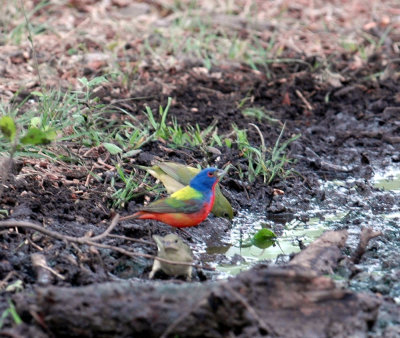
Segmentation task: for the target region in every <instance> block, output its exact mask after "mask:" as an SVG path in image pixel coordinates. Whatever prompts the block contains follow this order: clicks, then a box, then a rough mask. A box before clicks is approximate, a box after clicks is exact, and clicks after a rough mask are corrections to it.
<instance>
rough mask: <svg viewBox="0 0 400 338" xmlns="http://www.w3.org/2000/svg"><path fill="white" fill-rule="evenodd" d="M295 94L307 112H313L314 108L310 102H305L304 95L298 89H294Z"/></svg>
mask: <svg viewBox="0 0 400 338" xmlns="http://www.w3.org/2000/svg"><path fill="white" fill-rule="evenodd" d="M296 94H297V96H298V97H299V98H300V100H301V101H303V103H304V104H305V105H306V107H307V109H308V110H309V111H313V110H314V108H313V107H312V105H311V104H310V102H308V101H307V99H306V98H305V97H304V95H303V94H302V93H301V91H299V90H298V89H296Z"/></svg>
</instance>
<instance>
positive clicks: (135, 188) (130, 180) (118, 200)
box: [111, 165, 160, 209]
mask: <svg viewBox="0 0 400 338" xmlns="http://www.w3.org/2000/svg"><path fill="white" fill-rule="evenodd" d="M116 168H117V173H118V176H117V177H116V178H114V177H113V178H112V179H111V187H112V188H113V189H114V190H115V192H114V193H113V194H112V196H111V197H112V201H113V202H112V207H113V208H116V209H119V208H123V207H124V206H125V205H126V203H127V202H129V201H130V200H132V199H133V198H135V197H138V196H140V195H143V194H145V193H146V192H152V191H158V190H160V186H159V185H158V184H157V185H153V186H150V185H147V183H146V181H147V176H148V174H146V176H145V177H144V178H143V179H142V178H139V177H138V176H137V175H136V172H131V173H130V174H129V175H126V174H125V172H124V169H123V168H122V167H121V166H120V165H117V166H116ZM117 179H118V180H120V181H121V182H122V183H123V187H122V188H117V185H118V184H117V182H116V181H117Z"/></svg>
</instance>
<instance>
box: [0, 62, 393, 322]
mask: <svg viewBox="0 0 400 338" xmlns="http://www.w3.org/2000/svg"><path fill="white" fill-rule="evenodd" d="M308 62H312V60H308ZM337 67H338V71H340V63H339V64H338V66H337ZM370 67H371V68H373V67H375V69H373V70H372V69H368V70H365V72H367V71H369V72H371V71H373V72H376V71H377V70H382V68H381V65H380V63H379V62H378V61H375V63H372V62H371V63H370ZM303 68H304V67H302V66H297V65H290V66H285V67H283V66H281V65H280V66H279V69H280V72H281V74H280V75H279V76H277V77H276V78H275V79H273V80H267V79H266V78H265V77H263V76H262V75H261V74H260V73H258V72H257V73H255V72H253V71H251V70H250V69H248V68H247V69H246V67H241V68H239V69H218V68H215V69H212V70H211V71H210V72H208V73H206V74H203V73H202V74H201V76H186V77H184V75H185V74H186V75H187V74H192V75H193V73H195V72H196V66H195V65H194V66H189V65H187V66H185V67H183V68H182V69H181V70H180V71H179V72H176V73H175V74H172V75H171V76H169V77H168V78H169V79H170V80H171V79H172V80H171V81H173V80H176V81H177V82H182V81H181V80H180V79H182V78H186V80H185V81H184V82H182V83H177V84H175V88H174V90H172V91H171V93H169V94H168V95H169V96H171V97H173V98H174V104H173V106H172V107H171V115H173V116H176V117H177V118H178V119H179V121H185V123H188V124H195V123H199V124H200V126H202V127H205V126H207V125H209V124H210V123H211V122H213V121H214V120H216V121H217V126H218V129H219V131H220V132H222V133H224V132H228V131H230V126H229V125H227V123H226V121H227V120H229V121H230V122H232V123H233V122H234V123H236V124H237V125H238V126H240V127H242V128H247V129H248V131H249V135H250V141H251V142H252V143H254V144H259V142H260V141H259V135H258V134H257V133H256V132H255V131H253V130H252V129H251V128H248V123H254V122H256V123H257V125H258V126H259V128H260V130H261V131H262V133H263V135H264V137H265V142H266V144H267V146H268V147H272V146H273V142H274V141H275V140H276V138H277V137H278V134H279V132H280V128H281V126H280V125H270V124H268V123H265V122H258V121H254V119H251V118H245V117H243V116H242V114H241V113H240V111H239V110H238V109H237V105H238V102H239V101H240V100H241V99H242V98H243V96H245V95H248V93H249V92H250V93H251V95H252V98H253V102H254V103H253V104H255V105H257V106H260V107H264V108H266V109H268V110H271V111H273V112H274V117H275V118H277V119H279V120H280V121H285V122H286V132H285V137H288V136H289V135H293V134H301V138H299V139H298V140H297V141H295V142H294V143H292V144H290V145H289V149H290V151H289V156H290V157H291V158H293V159H295V160H296V161H295V164H294V168H295V171H296V173H295V174H292V175H291V176H290V177H289V178H288V179H287V180H280V179H276V180H274V181H273V182H272V184H271V185H270V186H267V185H265V184H263V182H262V180H261V178H260V179H258V180H257V181H256V182H254V183H252V184H249V183H246V182H243V181H240V180H239V178H238V175H237V172H235V170H231V172H230V173H229V175H228V177H226V178H225V179H224V180H223V181H222V183H221V185H222V187H223V191H224V192H226V195H227V197H228V198H229V200H230V201H231V202H232V204H233V206H234V208H235V210H236V211H237V210H240V209H241V208H246V209H249V210H251V211H263V212H266V213H268V214H269V215H276V216H279V215H284V214H286V213H290V214H294V213H299V212H300V211H306V210H307V205H308V203H309V202H310V200H311V199H313V198H315V197H317V198H319V199H321V201H323V199H324V192H323V191H322V190H321V189H320V186H319V181H318V179H320V178H322V179H327V178H329V179H334V178H341V179H343V178H346V177H354V178H355V179H356V180H357V182H359V183H358V185H359V187H358V188H359V189H364V190H365V194H366V196H368V194H371V193H372V191H373V188H372V187H371V186H370V185H369V183H368V179H369V178H371V175H372V172H373V170H372V166H371V165H372V164H373V163H380V165H379V166H385V165H398V163H399V161H400V158H399V153H400V152H399V150H400V125H399V124H398V116H399V113H400V98H399V97H398V95H399V92H398V88H399V87H398V85H397V83H396V82H395V81H394V80H393V79H391V78H389V79H386V80H384V81H380V80H374V81H370V80H358V79H360V78H361V77H360V76H357V77H355V76H351V75H352V74H347V78H348V80H347V81H346V82H345V83H344V84H343V85H342V86H341V87H339V88H333V87H331V86H329V85H328V84H326V83H321V82H320V81H318V80H316V79H315V77H314V76H313V74H312V73H310V72H308V71H307V69H303ZM215 74H219V75H218V81H216V80H215V79H214V75H215ZM282 79H284V81H282ZM361 79H362V78H361ZM146 86H147V88H146V89H143V91H141V92H134V93H133V95H134V96H152V97H153V99H152V100H151V101H145V100H143V102H141V104H138V105H136V106H132V107H131V108H132V110H131V113H132V114H134V115H137V116H141V111H142V109H143V104H145V103H149V104H151V105H153V107H157V106H158V105H160V104H161V105H164V104H165V102H166V100H167V96H166V95H160V92H161V91H160V88H159V87H158V85H156V84H151V83H150V84H149V83H147V85H146ZM204 88H206V89H204ZM296 91H301V93H302V94H303V96H304V97H305V98H307V101H308V102H309V104H310V106H311V107H312V110H308V108H307V107H305V105H304V101H303V100H302V99H301V98H299V96H298V95H296ZM327 95H329V102H326V100H325V99H326V97H327ZM103 99H104V100H105V101H106V102H107V99H106V98H103ZM193 108H196V112H195V113H193V110H194V109H193ZM217 148H218V147H217ZM219 150H220V151H221V155H215V154H211V153H207V154H205V153H202V152H201V151H198V150H193V149H177V150H176V149H171V148H169V147H168V145H166V144H163V143H161V142H151V143H149V144H148V145H146V146H145V147H144V148H143V149H142V152H141V153H139V154H138V155H137V156H135V157H133V158H132V159H130V160H129V163H127V166H126V167H127V168H132V169H133V167H132V165H133V164H140V165H151V164H152V163H154V161H156V160H159V159H168V160H174V161H179V162H183V163H189V164H198V163H200V164H202V165H214V166H217V167H221V166H223V165H224V164H226V163H227V162H230V163H232V164H233V166H234V167H237V166H241V167H243V168H246V167H245V164H244V163H245V161H244V159H243V157H242V156H241V155H240V153H239V151H238V150H237V149H235V148H232V149H229V148H219ZM90 156H92V157H93V158H92V159H91V158H90ZM97 157H100V158H102V159H104V162H105V163H107V164H109V165H110V166H112V165H113V164H114V163H115V162H114V161H115V160H116V159H115V158H113V157H112V156H111V157H110V156H109V155H108V153H107V152H106V151H105V150H104V149H102V148H101V147H100V148H98V149H96V150H95V151H94V152H93V153H92V154H90V155H88V156H87V157H86V160H87V161H89V163H90V162H92V163H95V161H96V160H97ZM30 165H32V163H30V162H29V161H25V162H24V161H23V160H22V161H21V160H20V161H18V163H17V165H16V168H15V172H14V174H13V175H12V176H11V177H10V179H9V181H8V183H7V187H8V189H5V191H4V194H3V196H2V199H1V205H2V209H6V210H8V212H9V213H10V215H11V217H10V218H11V219H15V220H29V221H34V222H37V223H39V224H43V225H44V226H46V227H47V228H48V229H51V230H54V231H58V232H61V233H63V234H66V235H74V236H83V235H84V234H85V233H87V232H88V231H92V232H93V233H94V234H99V233H101V232H102V231H104V230H105V229H106V227H107V226H108V225H109V223H110V217H111V215H112V214H113V212H112V210H111V208H110V205H111V203H110V202H111V201H110V193H109V191H108V189H107V175H105V172H104V170H103V168H100V169H97V170H95V172H96V173H98V174H99V175H101V174H103V176H102V180H100V181H95V180H93V181H92V182H91V184H90V186H89V187H86V186H85V184H84V182H85V180H86V177H87V171H84V170H81V171H80V172H79V171H76V170H75V168H73V167H70V168H61V169H59V171H58V172H57V175H59V177H62V180H61V182H60V181H57V180H55V179H54V177H52V176H51V177H49V176H46V175H42V176H37V175H34V174H29V172H28V173H26V171H24V168H27V167H28V166H30ZM35 165H36V166H39V167H40V162H37V163H36V164H35ZM47 165H48V164H44V165H43V166H44V168H42V169H43V171H45V170H49V168H46V166H47ZM66 182H70V183H69V184H66ZM272 188H276V189H281V190H283V191H284V196H281V195H275V196H274V194H273V189H272ZM77 191H79V192H77ZM349 199H351V197H350V196H349ZM285 200H286V201H289V200H291V201H292V204H289V202H287V203H286V202H284V201H285ZM143 201H144V199H143V196H140V197H138V198H136V199H134V200H133V201H131V202H130V203H129V205H127V207H126V209H122V210H117V212H119V213H120V214H121V215H127V214H129V213H131V212H132V211H133V210H135V208H137V207H138V206H140V205H141V204H142V203H143ZM375 202H376V204H377V206H376V207H377V208H385V207H386V204H387V205H388V206H391V205H392V203H393V201H392V200H391V199H390V196H389V194H388V198H387V200H385V199H381V200H376V201H375ZM114 212H115V211H114ZM210 218H211V219H210ZM210 218H209V219H208V220H206V221H205V222H204V223H202V224H201V226H199V227H197V228H196V229H190V230H189V233H191V234H193V235H194V236H195V237H196V238H202V239H203V240H205V241H206V242H207V244H208V245H215V246H218V245H220V244H221V243H220V241H221V238H222V236H223V235H224V234H225V233H226V232H227V231H229V228H230V225H229V222H228V221H227V220H224V219H214V217H213V216H210ZM170 231H171V229H170V228H169V227H168V226H166V225H162V224H159V223H157V222H152V221H132V222H125V223H123V224H122V226H118V227H117V228H116V229H115V230H114V233H115V234H118V235H123V236H128V237H133V238H138V239H144V240H147V241H151V235H153V234H160V235H165V234H166V233H169V232H170ZM210 234H211V236H210ZM2 238H3V240H2V250H1V255H2V257H1V273H2V275H3V276H6V275H7V274H8V273H10V272H13V276H12V279H11V280H17V279H20V280H21V281H22V282H23V285H24V288H25V289H26V290H30V289H32V288H34V287H35V286H37V283H38V281H37V278H36V273H35V271H34V269H33V268H32V262H31V255H32V254H33V253H36V252H41V253H43V254H44V255H45V257H46V259H47V262H48V264H49V265H50V266H51V267H52V268H53V269H55V270H56V271H57V272H58V273H59V274H61V275H62V276H63V279H62V280H61V279H59V278H52V280H51V283H50V284H51V285H57V286H83V285H88V284H94V283H102V282H106V281H110V280H113V279H115V278H117V276H118V278H124V279H125V278H135V277H136V278H141V279H147V278H148V273H149V271H150V269H151V264H152V262H151V260H146V259H139V260H132V259H130V258H129V257H126V256H124V255H122V254H120V253H116V252H110V251H109V250H102V249H95V250H94V251H92V250H91V249H90V248H88V247H85V246H81V247H76V246H71V245H69V244H67V243H64V242H62V241H57V240H54V239H51V238H49V237H47V236H44V235H40V234H32V232H30V231H24V230H18V231H8V230H6V231H3V232H2ZM187 239H188V240H189V241H190V238H187ZM191 242H192V243H195V240H193V239H192V240H191ZM106 243H108V244H112V245H117V246H120V247H122V248H129V249H130V250H133V251H136V252H143V253H149V254H155V253H156V252H155V247H154V246H151V245H148V244H140V243H131V242H129V241H126V240H123V239H108V240H107V241H106ZM218 259H221V257H220V256H219V257H218ZM207 260H209V261H210V260H211V261H212V257H211V258H210V257H207ZM112 276H113V277H112ZM163 277H164V278H165V276H161V278H163ZM210 278H212V274H210V273H202V272H201V271H200V272H199V273H198V276H196V277H195V280H201V281H204V280H208V279H210ZM3 297H5V298H8V296H7V294H3ZM5 298H3V300H4V301H3V302H2V304H3V308H2V309H3V310H4V309H5V308H6V307H7V302H6V301H5ZM32 325H33V324H32Z"/></svg>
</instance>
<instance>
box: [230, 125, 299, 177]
mask: <svg viewBox="0 0 400 338" xmlns="http://www.w3.org/2000/svg"><path fill="white" fill-rule="evenodd" d="M249 125H250V126H252V127H254V128H255V129H256V130H257V132H258V133H259V135H260V139H261V146H260V147H255V146H252V145H251V144H250V142H249V140H248V138H247V131H246V130H242V129H239V128H238V127H237V126H236V125H233V129H234V131H235V133H236V137H237V139H236V143H237V145H238V148H239V150H240V151H241V152H242V155H243V156H244V157H245V158H246V159H247V161H248V170H247V179H248V180H249V182H254V180H255V179H256V177H257V176H259V175H261V176H262V177H263V180H264V183H267V184H270V183H271V182H272V181H273V180H274V178H276V177H281V178H285V177H287V176H288V175H289V174H290V173H291V172H292V170H291V169H288V170H285V166H286V165H287V164H288V163H290V160H289V159H288V157H287V154H286V148H287V146H288V145H289V144H290V143H291V142H293V141H295V140H296V139H298V138H299V137H300V135H295V136H293V137H291V138H290V139H288V140H286V141H285V142H283V143H282V144H280V142H281V139H282V136H283V131H284V129H285V125H284V126H283V127H282V130H281V133H280V134H279V137H278V139H277V140H276V142H275V145H274V147H273V149H272V150H271V151H269V156H267V149H266V147H265V142H264V136H263V135H262V133H261V131H260V129H259V128H258V127H257V126H256V125H255V124H252V123H250V124H249ZM239 176H240V177H241V178H242V179H243V178H244V173H243V171H242V170H240V168H239Z"/></svg>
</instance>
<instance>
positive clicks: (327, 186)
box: [206, 167, 400, 304]
mask: <svg viewBox="0 0 400 338" xmlns="http://www.w3.org/2000/svg"><path fill="white" fill-rule="evenodd" d="M365 184H366V182H365V181H364V180H362V181H361V180H354V179H348V180H345V181H327V182H321V189H323V190H324V191H325V194H326V199H325V200H324V202H323V203H321V202H317V201H313V202H312V204H311V208H310V209H309V210H308V211H307V212H306V217H304V211H301V212H299V213H298V214H293V215H285V217H283V218H279V219H277V218H276V217H273V218H272V217H269V215H266V214H255V213H251V212H248V211H246V210H244V211H241V212H240V213H239V215H238V216H237V217H235V219H234V221H233V228H232V231H231V233H230V237H228V238H226V242H227V243H229V244H228V245H226V246H224V247H218V248H216V247H212V248H207V249H206V250H207V253H210V254H213V253H222V254H225V256H227V257H228V258H233V257H234V256H235V255H240V256H241V257H242V258H243V259H240V260H237V259H236V260H235V261H236V262H237V263H235V264H226V263H225V264H218V265H217V266H216V269H217V270H218V271H219V272H220V276H219V278H226V277H227V276H231V275H235V274H237V273H239V272H241V271H243V270H246V269H248V268H249V267H251V266H252V265H254V264H255V263H257V262H260V261H263V260H266V261H268V263H270V264H271V263H272V264H274V263H279V262H286V261H288V260H289V255H290V254H292V253H296V252H298V251H300V246H299V243H302V244H303V245H308V244H309V243H311V242H312V241H314V240H315V239H316V238H317V237H319V236H320V235H321V234H322V233H323V232H324V231H326V230H337V229H343V228H346V229H347V230H348V233H349V237H348V240H347V243H346V246H347V250H348V251H353V250H354V249H355V248H356V247H357V244H358V241H359V233H360V229H361V227H362V226H364V227H372V228H373V229H374V230H376V231H378V230H379V231H382V233H383V235H382V236H380V237H378V238H375V239H373V240H371V242H370V244H369V250H367V252H366V253H365V255H364V257H363V259H362V260H361V262H360V264H358V265H357V268H359V269H360V270H361V272H360V273H359V274H358V275H357V276H356V277H355V278H353V279H352V280H350V282H349V284H348V286H349V287H350V288H352V289H354V290H358V291H367V290H370V291H374V292H380V293H381V294H383V295H388V296H390V297H393V298H394V300H395V301H396V302H397V303H399V304H400V282H399V280H400V232H399V225H400V221H399V220H400V168H394V167H391V168H389V169H388V170H386V171H384V172H383V171H377V172H376V174H375V175H374V177H373V179H372V180H371V184H372V186H373V187H375V188H378V189H375V188H373V187H370V186H369V187H370V188H372V191H371V192H370V193H368V194H365V192H363V191H362V189H361V188H360V187H363V186H365ZM380 201H382V203H381V202H380ZM304 219H306V221H302V220H304ZM263 227H266V228H269V229H272V230H274V231H275V233H276V234H277V235H278V242H279V245H280V246H278V245H275V246H271V247H269V248H267V249H259V248H257V247H256V246H254V245H253V246H250V247H241V243H243V242H246V241H247V240H248V239H249V238H251V237H252V236H253V235H254V234H255V233H256V232H257V231H258V230H260V229H261V228H263ZM282 251H283V253H284V254H283V253H282ZM333 277H334V278H335V279H337V280H343V281H345V280H346V276H345V274H344V275H343V276H341V275H340V272H339V273H338V274H337V275H335V276H333Z"/></svg>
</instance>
